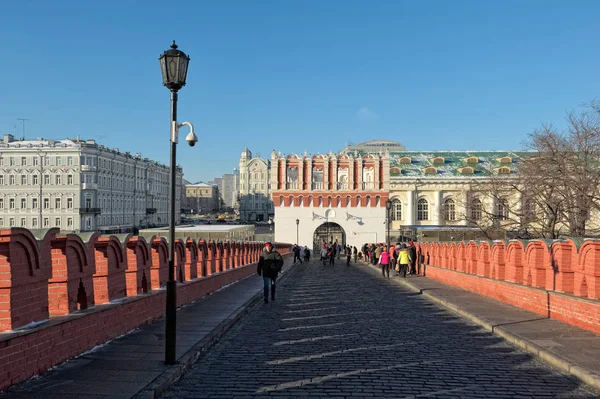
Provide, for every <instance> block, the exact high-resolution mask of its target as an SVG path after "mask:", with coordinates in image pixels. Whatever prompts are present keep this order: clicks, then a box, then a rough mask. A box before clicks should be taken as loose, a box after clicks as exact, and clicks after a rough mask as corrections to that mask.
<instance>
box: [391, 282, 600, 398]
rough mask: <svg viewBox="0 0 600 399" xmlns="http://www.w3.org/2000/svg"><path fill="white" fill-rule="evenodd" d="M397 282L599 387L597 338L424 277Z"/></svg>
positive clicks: (535, 314)
mask: <svg viewBox="0 0 600 399" xmlns="http://www.w3.org/2000/svg"><path fill="white" fill-rule="evenodd" d="M398 282H400V283H401V284H404V285H405V286H407V287H408V288H410V289H412V290H414V291H417V292H420V293H422V294H423V295H424V296H425V297H427V298H428V299H430V300H432V301H435V302H437V303H439V304H441V305H442V306H444V307H446V308H448V309H450V310H452V311H454V312H456V313H458V314H460V315H461V316H463V317H465V318H467V319H469V320H471V321H473V322H475V323H476V324H479V325H480V326H483V327H484V328H485V329H486V330H488V331H493V332H495V333H496V334H497V335H499V336H501V337H503V338H505V339H507V340H508V341H510V342H512V343H514V344H516V345H518V346H520V347H521V348H524V349H525V350H527V351H528V352H530V353H533V354H535V355H536V356H538V357H541V358H543V359H544V360H546V361H548V362H550V363H551V364H553V365H555V366H556V367H558V368H560V369H561V370H563V371H566V372H569V373H571V374H573V375H575V376H577V377H579V378H580V379H582V380H583V381H584V382H587V383H589V384H592V385H594V386H595V387H597V388H600V335H598V334H594V333H593V332H591V331H586V330H583V329H580V328H577V327H575V326H572V325H569V324H566V323H562V322H560V321H558V320H555V319H550V318H548V317H544V316H541V315H539V314H537V313H533V312H529V311H527V310H525V309H521V308H518V307H515V306H512V305H509V304H506V303H503V302H499V301H496V300H494V299H491V298H487V297H485V296H481V295H478V294H475V293H473V292H470V291H466V290H463V289H460V288H456V287H452V286H450V285H446V284H443V283H440V282H438V281H436V280H433V279H430V278H425V277H423V276H418V275H417V276H408V277H407V278H405V279H404V278H398Z"/></svg>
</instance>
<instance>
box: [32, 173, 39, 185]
mask: <svg viewBox="0 0 600 399" xmlns="http://www.w3.org/2000/svg"><path fill="white" fill-rule="evenodd" d="M31 184H33V185H36V186H37V184H38V175H33V176H31Z"/></svg>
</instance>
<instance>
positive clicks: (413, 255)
mask: <svg viewBox="0 0 600 399" xmlns="http://www.w3.org/2000/svg"><path fill="white" fill-rule="evenodd" d="M408 245H410V247H408V253H409V255H410V274H417V248H416V247H415V243H414V242H412V241H409V242H408Z"/></svg>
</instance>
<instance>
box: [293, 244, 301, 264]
mask: <svg viewBox="0 0 600 399" xmlns="http://www.w3.org/2000/svg"><path fill="white" fill-rule="evenodd" d="M292 251H293V252H294V264H296V260H297V261H298V262H300V263H302V259H301V258H300V247H299V246H298V244H294V247H293V248H292Z"/></svg>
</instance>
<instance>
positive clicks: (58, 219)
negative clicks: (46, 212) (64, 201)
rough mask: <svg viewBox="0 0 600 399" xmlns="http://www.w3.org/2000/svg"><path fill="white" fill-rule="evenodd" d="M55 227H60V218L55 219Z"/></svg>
mask: <svg viewBox="0 0 600 399" xmlns="http://www.w3.org/2000/svg"><path fill="white" fill-rule="evenodd" d="M54 226H56V227H60V218H56V219H54Z"/></svg>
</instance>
